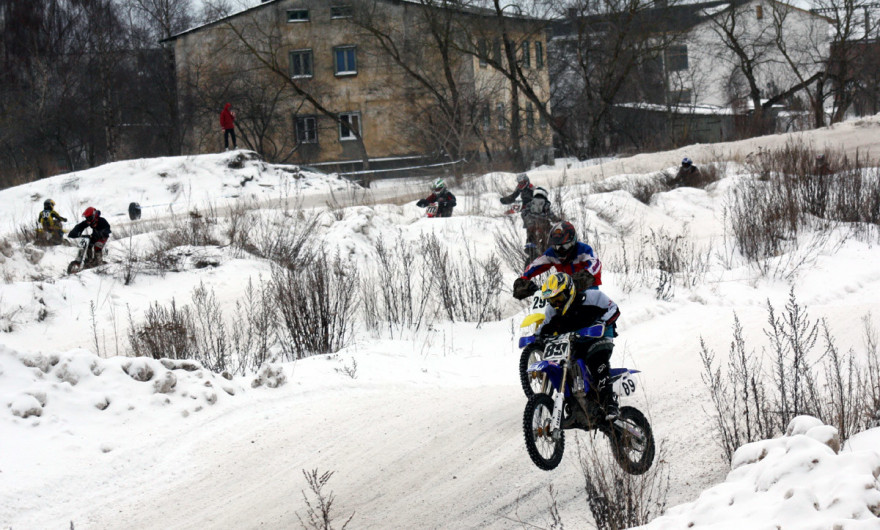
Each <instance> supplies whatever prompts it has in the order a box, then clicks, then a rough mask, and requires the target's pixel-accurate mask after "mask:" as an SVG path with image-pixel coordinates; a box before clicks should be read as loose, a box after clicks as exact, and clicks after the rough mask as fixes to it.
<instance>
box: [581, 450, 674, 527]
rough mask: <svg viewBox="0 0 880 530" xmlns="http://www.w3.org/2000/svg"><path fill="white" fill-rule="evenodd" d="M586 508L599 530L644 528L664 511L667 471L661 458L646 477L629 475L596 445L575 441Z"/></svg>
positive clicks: (667, 479) (667, 482) (667, 483)
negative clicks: (582, 478) (643, 526)
mask: <svg viewBox="0 0 880 530" xmlns="http://www.w3.org/2000/svg"><path fill="white" fill-rule="evenodd" d="M577 447H578V461H579V462H580V465H581V471H582V472H583V476H584V490H585V492H586V495H587V499H586V500H587V506H588V507H589V508H590V512H591V513H592V514H593V519H594V520H595V524H596V528H598V529H599V530H621V529H624V528H632V527H635V526H641V525H643V524H647V523H648V522H650V521H651V520H652V519H654V518H655V517H657V516H659V515H661V514H662V513H663V511H664V510H665V509H666V502H667V497H668V493H669V470H668V469H667V467H666V465H665V464H664V463H663V459H662V458H658V462H657V464H656V465H654V466H653V467H652V468H651V469H650V470H648V472H647V473H645V474H642V475H630V474H629V473H626V472H625V471H624V470H623V469H622V468H621V467H620V465H618V464H617V462H616V461H615V460H614V459H613V458H612V456H611V454H610V453H608V452H602V451H601V450H599V449H598V448H597V447H596V445H595V444H592V443H588V444H583V443H581V440H580V439H578V441H577Z"/></svg>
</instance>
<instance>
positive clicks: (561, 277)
mask: <svg viewBox="0 0 880 530" xmlns="http://www.w3.org/2000/svg"><path fill="white" fill-rule="evenodd" d="M541 298H543V299H545V300H547V301H548V302H549V303H548V304H547V306H546V308H545V309H544V322H543V323H542V324H541V325H540V326H539V327H538V330H537V332H536V334H535V336H536V340H535V342H534V343H533V344H534V345H533V346H532V347H533V348H539V349H543V347H544V341H545V340H546V339H547V338H549V337H552V336H554V335H558V334H560V333H568V332H571V331H577V330H579V329H581V328H585V327H588V326H592V325H595V324H603V325H604V326H605V335H604V336H603V337H602V338H601V339H592V338H584V339H578V340H575V341H574V342H573V344H572V348H573V349H572V356H573V357H574V358H580V359H583V361H584V364H586V366H587V369H589V371H590V375H591V376H592V385H591V386H592V388H591V389H590V390H591V394H593V396H592V397H593V399H595V402H597V403H598V404H599V406H600V407H602V409H603V411H604V412H605V419H606V420H613V419H615V418H617V415H618V406H617V396H615V395H614V391H613V389H612V387H611V379H610V367H609V360H610V358H611V353H612V351H613V350H614V342H613V339H614V337H615V336H616V335H617V333H616V331H615V328H616V322H617V319H618V317H620V310H619V308H618V307H617V304H615V303H614V301H613V300H611V299H610V298H608V295H606V294H605V293H603V292H602V291H599V290H587V291H578V290H577V289H576V288H575V285H574V280H572V278H571V276H569V275H568V274H565V273H564V272H557V273H555V274H553V275H551V276H550V277H549V278H547V281H545V282H544V285H543V286H542V287H541ZM578 393H580V395H578ZM574 395H575V397H576V398H578V399H579V400H583V398H585V397H586V394H585V393H584V391H583V390H579V391H576V392H575V393H574ZM583 405H584V406H586V403H583Z"/></svg>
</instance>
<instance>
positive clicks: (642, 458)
mask: <svg viewBox="0 0 880 530" xmlns="http://www.w3.org/2000/svg"><path fill="white" fill-rule="evenodd" d="M619 421H622V422H625V423H628V424H629V425H630V426H631V427H635V429H636V430H637V431H639V432H640V433H641V435H642V436H643V438H644V443H639V442H638V440H636V439H635V438H634V437H633V436H632V435H631V434H629V433H628V432H621V430H620V429H619V428H616V427H614V426H611V427H610V428H609V429H608V431H606V434H607V435H608V438H609V441H610V442H611V448H612V450H613V452H614V459H615V460H617V463H618V464H620V467H621V468H623V470H624V471H626V472H627V473H629V474H630V475H641V474H643V473H645V472H647V471H648V470H649V469H651V465H652V464H653V463H654V451H655V446H654V432H653V431H652V430H651V424H650V423H648V419H647V418H645V415H644V414H642V413H641V411H640V410H638V409H636V408H633V407H620V416H619ZM631 450H632V451H634V452H635V455H631V454H630V452H629V451H631ZM636 455H637V456H638V457H637V458H633V456H636Z"/></svg>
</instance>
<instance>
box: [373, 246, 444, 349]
mask: <svg viewBox="0 0 880 530" xmlns="http://www.w3.org/2000/svg"><path fill="white" fill-rule="evenodd" d="M373 246H374V248H375V250H376V266H375V267H374V268H373V269H372V271H371V272H372V274H369V275H365V276H363V277H362V278H361V300H363V315H364V318H365V320H366V325H367V328H369V329H382V328H387V330H388V332H389V333H390V336H391V337H392V338H393V337H394V336H395V334H396V333H399V332H400V331H401V330H403V329H408V330H410V331H417V330H419V329H421V327H422V326H423V325H425V324H426V322H427V321H428V318H429V317H430V316H431V315H430V314H429V302H430V300H431V292H432V291H433V286H434V282H435V281H436V276H435V274H434V273H433V270H432V269H431V268H430V267H421V266H414V264H415V263H416V258H417V257H418V252H417V249H416V244H413V243H408V242H406V241H404V240H402V239H400V238H397V240H396V243H395V244H394V247H388V246H387V244H386V243H385V240H384V239H382V238H379V239H377V240H376V241H375V242H374V244H373ZM416 270H417V271H418V272H417V273H416V272H415V271H416Z"/></svg>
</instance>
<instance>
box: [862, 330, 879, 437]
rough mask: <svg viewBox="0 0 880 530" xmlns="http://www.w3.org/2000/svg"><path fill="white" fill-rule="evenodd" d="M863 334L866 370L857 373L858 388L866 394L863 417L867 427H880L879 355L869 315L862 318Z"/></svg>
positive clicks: (876, 337) (875, 333) (877, 340)
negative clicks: (867, 424) (867, 422)
mask: <svg viewBox="0 0 880 530" xmlns="http://www.w3.org/2000/svg"><path fill="white" fill-rule="evenodd" d="M862 325H863V326H864V334H865V351H866V353H867V358H866V362H865V364H866V369H865V370H863V371H860V372H859V386H861V388H863V389H865V392H866V393H867V400H866V401H867V402H866V403H865V405H866V410H865V416H866V417H867V418H868V421H869V426H871V427H880V355H878V344H880V339H878V335H877V330H876V329H875V328H874V325H873V324H872V323H871V315H870V314H868V315H865V316H864V317H863V318H862Z"/></svg>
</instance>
